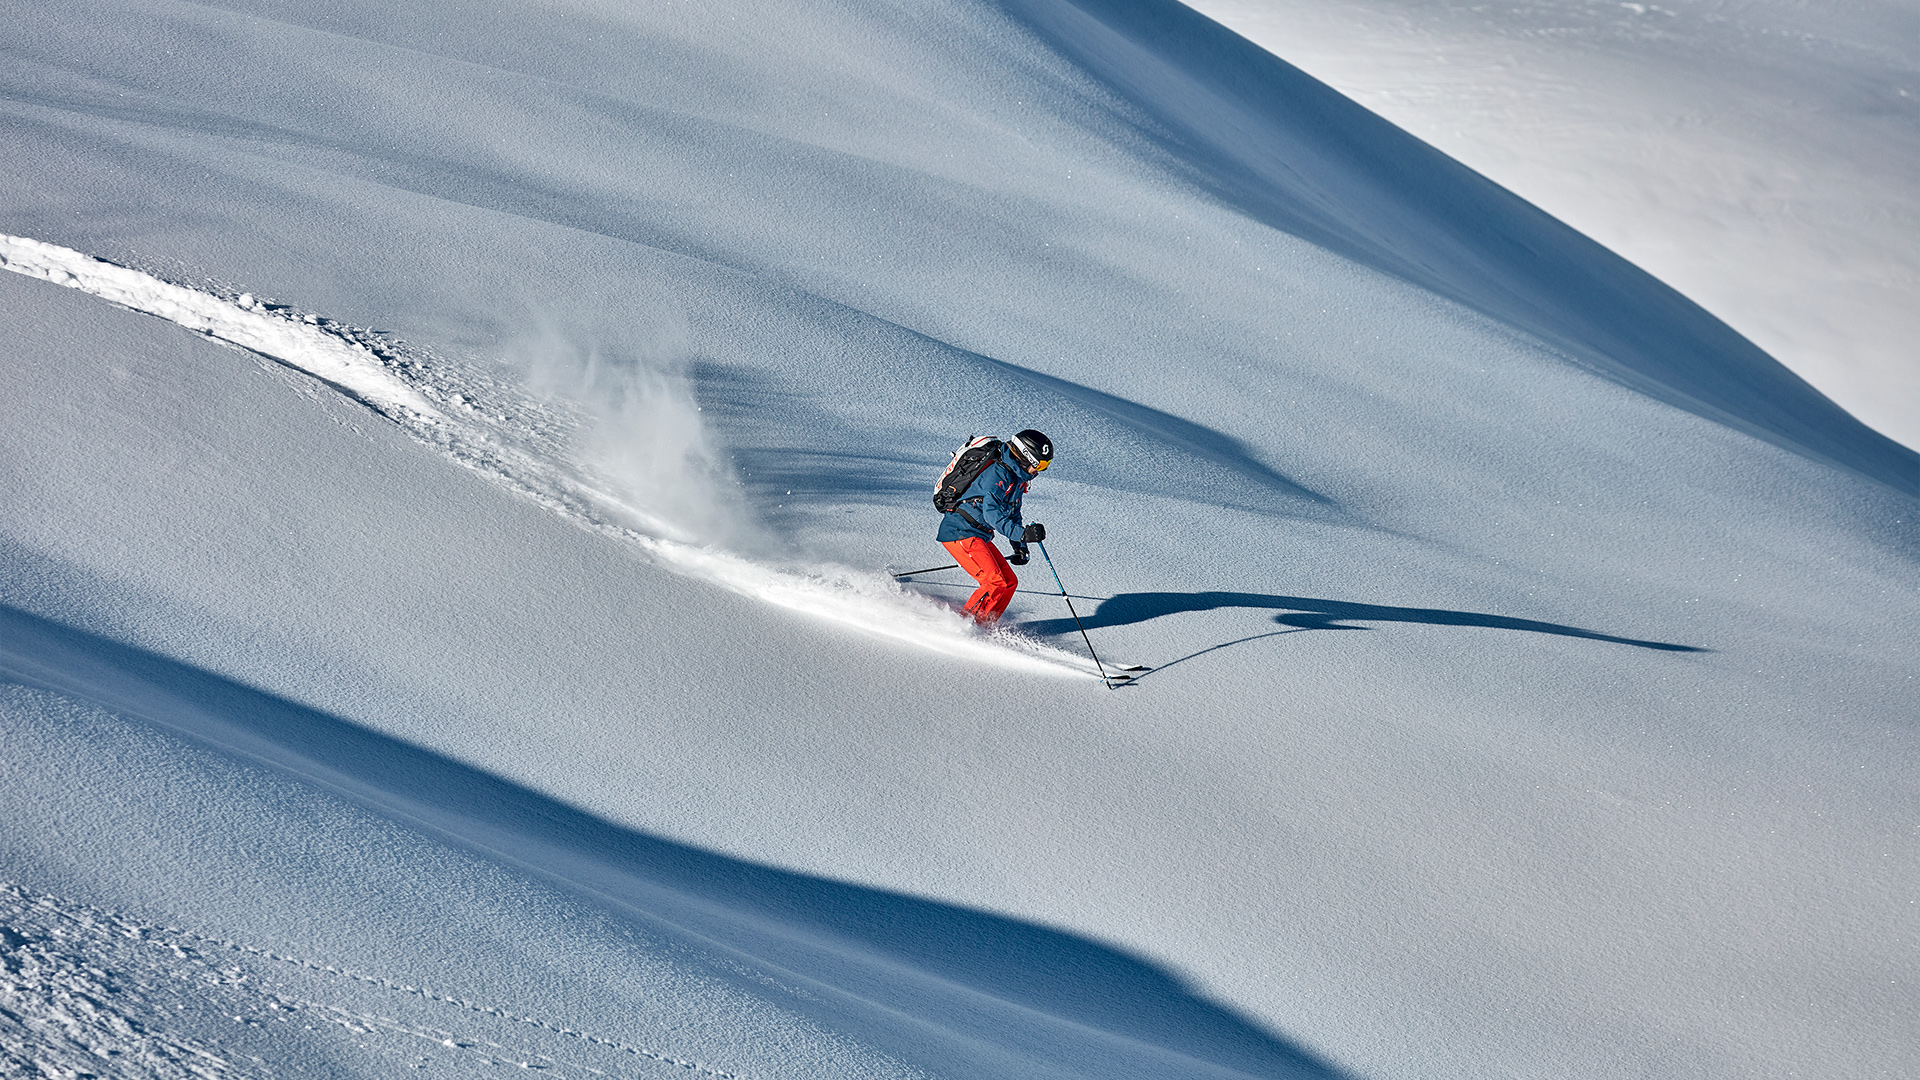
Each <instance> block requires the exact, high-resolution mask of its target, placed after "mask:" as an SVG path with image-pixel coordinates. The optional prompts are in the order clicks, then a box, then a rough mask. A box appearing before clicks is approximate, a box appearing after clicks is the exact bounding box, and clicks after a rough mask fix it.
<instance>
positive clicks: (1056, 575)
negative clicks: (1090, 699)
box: [1034, 540, 1113, 690]
mask: <svg viewBox="0 0 1920 1080" xmlns="http://www.w3.org/2000/svg"><path fill="white" fill-rule="evenodd" d="M1034 543H1036V544H1038V545H1040V557H1041V558H1043V559H1045V560H1047V569H1049V570H1052V571H1053V583H1054V584H1055V585H1059V586H1060V599H1062V600H1065V601H1066V602H1067V613H1068V614H1070V615H1072V616H1073V625H1075V626H1077V627H1079V628H1080V640H1081V641H1084V642H1086V643H1087V655H1088V656H1091V657H1093V666H1094V667H1096V668H1098V669H1100V681H1101V682H1103V683H1105V684H1106V686H1107V689H1109V690H1111V689H1113V680H1112V679H1111V678H1108V677H1107V666H1106V665H1105V664H1102V663H1101V662H1100V654H1099V653H1097V652H1094V651H1093V639H1092V638H1090V637H1088V636H1087V628H1086V625H1085V624H1084V623H1082V622H1081V621H1080V613H1079V612H1078V611H1075V610H1073V597H1071V596H1068V595H1067V587H1066V585H1065V584H1063V583H1062V582H1061V581H1060V571H1059V569H1058V568H1057V567H1055V566H1054V565H1053V556H1051V555H1049V554H1047V542H1046V541H1045V540H1035V541H1034Z"/></svg>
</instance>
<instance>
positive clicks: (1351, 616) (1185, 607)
mask: <svg viewBox="0 0 1920 1080" xmlns="http://www.w3.org/2000/svg"><path fill="white" fill-rule="evenodd" d="M1056 595H1057V594H1056ZM1221 608H1255V609H1264V610H1268V611H1279V612H1281V614H1279V615H1275V616H1274V617H1273V621H1274V622H1277V623H1279V624H1280V625H1282V626H1290V627H1293V628H1295V629H1297V630H1365V629H1367V627H1364V626H1353V625H1351V623H1353V622H1398V623H1425V624H1427V625H1429V626H1478V627H1485V628H1487V629H1490V630H1525V631H1528V632H1530V633H1535V634H1554V635H1557V636H1559V637H1571V638H1584V639H1586V640H1588V641H1606V642H1611V643H1613V644H1616V645H1632V646H1634V647H1636V648H1641V649H1656V650H1659V651H1661V652H1710V651H1711V650H1709V649H1704V648H1701V647H1700V646H1698V645H1674V644H1670V643H1668V642H1664V641H1641V640H1638V639H1636V638H1626V637H1618V636H1615V635H1613V634H1602V633H1599V632H1597V631H1594V630H1582V629H1581V628H1579V627H1577V626H1562V625H1560V624H1559V623H1550V622H1540V621H1538V620H1535V619H1514V618H1509V617H1507V616H1505V615H1483V614H1479V613H1477V612H1472V611H1447V610H1444V609H1441V608H1412V607H1388V606H1386V605H1383V604H1358V603H1354V602H1352V601H1347V600H1316V599H1313V598H1311V597H1305V596H1270V595H1267V594H1265V593H1244V592H1192V593H1176V592H1146V593H1122V594H1120V595H1119V596H1115V597H1113V598H1111V599H1108V600H1103V601H1101V603H1100V606H1099V607H1096V608H1095V609H1094V610H1093V611H1092V613H1091V614H1088V615H1086V616H1084V617H1083V618H1082V619H1081V622H1082V623H1084V624H1085V625H1086V628H1087V629H1089V630H1096V629H1099V628H1101V627H1108V626H1130V625H1132V624H1134V623H1142V622H1146V621H1148V620H1149V619H1157V618H1160V617H1161V616H1163V615H1178V614H1181V613H1183V612H1189V611H1217V610H1219V609H1221ZM1022 628H1023V629H1025V630H1028V631H1031V632H1033V633H1036V634H1049V635H1052V634H1069V633H1074V632H1075V628H1074V623H1073V620H1072V619H1045V620H1041V621H1038V622H1030V623H1026V624H1024V626H1023V627H1022ZM1277 632H1278V633H1287V632H1288V631H1277ZM1269 636H1272V635H1271V634H1260V635H1256V637H1269ZM1244 640H1253V639H1252V638H1248V639H1244ZM1228 644H1239V642H1229V643H1228ZM1221 647H1222V646H1214V648H1221ZM1208 651H1211V650H1208Z"/></svg>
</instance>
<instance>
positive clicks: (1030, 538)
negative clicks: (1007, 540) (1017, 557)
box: [1020, 522, 1047, 544]
mask: <svg viewBox="0 0 1920 1080" xmlns="http://www.w3.org/2000/svg"><path fill="white" fill-rule="evenodd" d="M1046 538H1047V527H1046V526H1045V525H1042V524H1040V523H1039V522H1034V523H1033V524H1032V525H1029V526H1027V528H1026V531H1025V532H1023V533H1021V534H1020V542H1021V543H1023V544H1037V543H1040V542H1041V541H1043V540H1045V539H1046Z"/></svg>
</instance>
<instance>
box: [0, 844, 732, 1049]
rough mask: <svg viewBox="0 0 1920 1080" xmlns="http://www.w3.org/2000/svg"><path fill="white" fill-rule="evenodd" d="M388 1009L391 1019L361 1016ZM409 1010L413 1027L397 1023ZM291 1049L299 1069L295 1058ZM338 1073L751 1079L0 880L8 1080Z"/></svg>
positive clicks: (1, 1002) (1, 1027) (0, 1018)
mask: <svg viewBox="0 0 1920 1080" xmlns="http://www.w3.org/2000/svg"><path fill="white" fill-rule="evenodd" d="M323 998H326V999H331V1000H322V999H323ZM381 998H387V999H389V1000H390V1001H392V1002H393V1003H394V1005H395V1006H396V1007H394V1008H391V1009H384V1010H382V1011H380V1012H373V1011H369V1010H368V1009H366V1008H365V1006H366V1005H367V1004H369V1003H372V1002H374V1001H377V1000H378V999H381ZM408 1012H410V1013H413V1014H415V1015H414V1017H413V1018H411V1019H408V1018H405V1017H402V1016H397V1015H389V1014H395V1013H408ZM435 1021H437V1022H435ZM289 1029H291V1032H292V1033H295V1038H293V1039H291V1040H289V1039H287V1038H286V1035H287V1034H288V1033H289ZM290 1047H291V1048H293V1049H294V1051H295V1053H296V1054H298V1056H299V1059H298V1060H290V1059H289V1056H288V1054H287V1051H288V1049H289V1048H290ZM263 1052H264V1054H263ZM342 1059H359V1060H361V1061H362V1062H364V1063H365V1064H367V1065H370V1066H372V1067H373V1068H372V1069H371V1071H374V1072H380V1071H388V1072H390V1071H391V1070H393V1069H394V1068H395V1067H396V1066H398V1067H404V1068H409V1069H421V1070H425V1072H423V1073H422V1075H433V1074H434V1073H435V1072H436V1071H437V1072H438V1073H441V1074H447V1073H451V1074H455V1075H461V1076H474V1075H488V1074H490V1073H492V1072H493V1071H494V1069H495V1068H513V1069H522V1070H537V1071H539V1072H540V1073H541V1074H542V1075H546V1076H553V1077H645V1076H657V1075H664V1072H663V1070H668V1069H671V1070H672V1074H673V1075H680V1076H686V1075H693V1076H702V1077H714V1078H718V1080H745V1078H744V1077H743V1076H742V1075H741V1074H739V1073H734V1072H729V1071H726V1070H724V1069H720V1068H716V1067H713V1066H710V1065H707V1064H703V1063H701V1062H698V1061H695V1060H692V1059H690V1058H687V1057H683V1056H681V1055H677V1054H673V1053H670V1052H668V1051H664V1050H659V1049H655V1048H652V1047H644V1046H635V1045H631V1044H628V1043H623V1042H621V1041H619V1040H616V1039H611V1038H606V1037H603V1036H600V1035H596V1034H593V1033H590V1032H585V1031H579V1030H576V1029H574V1028H570V1027H567V1026H565V1025H562V1024H558V1023H554V1022H552V1021H548V1020H543V1019H540V1018H538V1017H534V1016H527V1015H524V1014H522V1013H520V1012H518V1011H516V1010H513V1009H510V1008H506V1007H504V1006H501V1005H496V1004H489V1003H486V1002H481V1001H473V1000H470V999H467V998H463V997H459V996H455V995H450V994H442V993H437V992H435V991H433V990H430V989H427V988H425V987H421V986H415V985H411V984H409V983H406V982H402V981H399V980H395V979H389V978H386V977H384V976H380V975H374V974H368V973H365V972H358V971H350V970H346V969H344V968H341V967H336V966H334V965H330V964H325V963H321V962H318V961H315V960H309V959H302V958H299V957H294V956H288V955H285V954H282V953H277V952H273V951H270V950H267V949H263V948H259V947H256V946H252V945H247V944H244V943H241V942H237V941H229V940H223V939H219V938H214V937H208V936H205V935H201V934H196V933H194V932H192V931H189V930H182V929H179V928H175V927H160V926H154V925H150V924H146V923H142V922H139V921H137V920H133V919H129V918H126V917H124V916H121V915H117V914H114V913H112V912H108V911H103V910H100V909H98V908H94V907H92V906H89V905H86V904H81V903H77V902H75V901H72V900H66V899H62V898H59V897H54V896H49V895H45V894H41V893H38V892H35V891H32V890H29V889H26V888H23V887H22V886H20V885H17V884H14V883H11V882H0V1073H4V1074H5V1075H7V1076H9V1077H13V1076H18V1077H23V1078H35V1080H39V1078H48V1080H52V1078H60V1080H73V1078H79V1077H91V1076H130V1077H141V1078H150V1080H227V1078H241V1077H258V1076H308V1075H313V1076H330V1075H334V1074H335V1073H336V1072H337V1069H336V1068H335V1067H334V1064H333V1063H335V1062H337V1061H340V1060H342ZM636 1067H637V1069H636ZM362 1071H368V1070H364V1069H363V1070H362Z"/></svg>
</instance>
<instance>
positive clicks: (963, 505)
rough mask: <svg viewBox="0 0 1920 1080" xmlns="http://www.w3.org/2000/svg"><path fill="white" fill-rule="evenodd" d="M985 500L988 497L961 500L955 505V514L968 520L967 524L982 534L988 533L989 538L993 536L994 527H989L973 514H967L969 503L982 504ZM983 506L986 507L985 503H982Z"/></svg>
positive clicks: (976, 496)
mask: <svg viewBox="0 0 1920 1080" xmlns="http://www.w3.org/2000/svg"><path fill="white" fill-rule="evenodd" d="M985 498H986V496H984V495H975V496H974V497H973V498H971V499H961V500H960V501H959V502H957V503H955V504H954V507H953V512H954V513H956V514H959V515H960V516H961V517H963V518H966V519H967V524H969V525H971V526H973V527H974V528H976V529H979V530H980V531H981V532H983V533H986V534H987V535H988V536H992V535H993V526H991V525H988V524H987V523H986V522H984V521H981V520H980V519H979V518H977V517H974V516H973V515H972V514H969V513H967V504H968V503H981V502H982V500H983V499H985ZM982 505H983V506H984V503H982Z"/></svg>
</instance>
